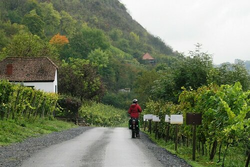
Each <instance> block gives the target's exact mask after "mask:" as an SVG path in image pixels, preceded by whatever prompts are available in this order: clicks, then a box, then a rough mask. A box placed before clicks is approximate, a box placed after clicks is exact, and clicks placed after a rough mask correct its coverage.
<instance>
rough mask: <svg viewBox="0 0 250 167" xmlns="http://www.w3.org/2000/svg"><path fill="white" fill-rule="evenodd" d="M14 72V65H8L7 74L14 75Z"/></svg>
mask: <svg viewBox="0 0 250 167" xmlns="http://www.w3.org/2000/svg"><path fill="white" fill-rule="evenodd" d="M12 72H13V65H12V64H8V65H7V68H6V74H7V75H12Z"/></svg>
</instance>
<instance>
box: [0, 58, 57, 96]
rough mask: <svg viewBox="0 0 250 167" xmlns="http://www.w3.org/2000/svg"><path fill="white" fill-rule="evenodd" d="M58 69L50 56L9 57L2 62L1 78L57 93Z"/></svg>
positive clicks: (0, 66)
mask: <svg viewBox="0 0 250 167" xmlns="http://www.w3.org/2000/svg"><path fill="white" fill-rule="evenodd" d="M57 70H58V67H57V66H56V65H55V63H53V62H52V61H51V60H50V59H49V58H48V57H7V58H5V59H4V60H3V61H1V62H0V79H6V80H8V81H9V82H12V83H19V84H23V85H24V86H28V87H33V88H34V89H37V90H42V91H44V92H53V93H57V88H58V86H57Z"/></svg>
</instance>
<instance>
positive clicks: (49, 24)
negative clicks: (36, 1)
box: [40, 2, 61, 35]
mask: <svg viewBox="0 0 250 167" xmlns="http://www.w3.org/2000/svg"><path fill="white" fill-rule="evenodd" d="M40 6H41V17H42V20H43V21H44V23H45V33H46V34H48V35H53V34H55V33H58V32H56V31H58V28H59V25H60V20H61V15H60V13H59V12H58V11H56V10H54V7H53V4H52V3H47V2H44V3H40Z"/></svg>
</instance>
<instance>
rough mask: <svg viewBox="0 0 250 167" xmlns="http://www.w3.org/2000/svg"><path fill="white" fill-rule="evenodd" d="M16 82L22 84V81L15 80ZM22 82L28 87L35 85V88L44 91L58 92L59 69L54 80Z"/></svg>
mask: <svg viewBox="0 0 250 167" xmlns="http://www.w3.org/2000/svg"><path fill="white" fill-rule="evenodd" d="M15 84H20V82H15ZM21 84H22V85H23V86H27V87H34V89H37V90H42V91H44V92H52V93H57V92H58V91H57V90H58V86H57V70H56V71H55V80H54V82H22V83H21Z"/></svg>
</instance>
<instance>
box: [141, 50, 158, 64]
mask: <svg viewBox="0 0 250 167" xmlns="http://www.w3.org/2000/svg"><path fill="white" fill-rule="evenodd" d="M142 60H143V61H144V62H145V63H147V64H152V65H154V64H155V59H154V58H153V57H152V56H151V55H150V54H149V53H145V54H144V55H143V57H142Z"/></svg>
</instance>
